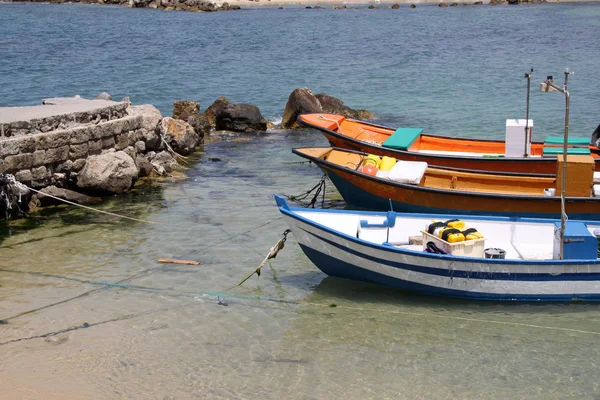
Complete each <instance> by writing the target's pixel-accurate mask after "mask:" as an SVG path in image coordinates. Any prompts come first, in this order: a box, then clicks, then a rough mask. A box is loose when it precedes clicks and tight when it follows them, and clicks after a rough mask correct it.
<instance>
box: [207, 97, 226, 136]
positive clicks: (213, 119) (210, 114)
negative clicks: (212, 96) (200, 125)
mask: <svg viewBox="0 0 600 400" xmlns="http://www.w3.org/2000/svg"><path fill="white" fill-rule="evenodd" d="M229 104H231V103H229V100H227V98H226V97H225V96H221V97H219V98H218V99H216V100H215V102H214V103H212V104H211V105H210V107H208V108H207V109H206V111H204V115H205V116H206V119H207V120H208V123H209V124H210V125H211V127H212V128H213V129H215V128H216V125H217V111H219V110H222V109H224V108H225V107H227V106H228V105H229Z"/></svg>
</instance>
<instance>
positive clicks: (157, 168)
mask: <svg viewBox="0 0 600 400" xmlns="http://www.w3.org/2000/svg"><path fill="white" fill-rule="evenodd" d="M42 104H43V105H40V106H30V107H4V108H0V211H2V210H4V211H5V214H6V215H9V214H12V215H15V214H23V213H25V212H26V211H27V209H25V208H24V207H22V205H23V204H22V203H21V197H22V196H23V192H22V190H25V189H26V190H27V192H28V194H27V197H29V194H30V193H29V192H30V190H29V189H33V191H38V190H40V191H41V192H42V193H45V194H47V196H44V195H41V194H40V195H39V196H38V195H34V196H32V201H31V204H30V207H37V206H40V205H44V204H51V203H49V201H50V200H49V199H50V197H49V196H56V197H60V198H63V199H66V200H69V201H74V202H77V203H83V202H88V201H91V200H92V199H91V198H89V197H88V196H86V195H83V194H81V193H77V192H83V193H85V194H87V195H102V194H112V193H121V192H124V191H127V190H129V189H130V188H131V187H133V185H134V184H135V182H136V180H137V179H138V178H139V177H143V176H149V175H159V176H160V175H164V174H168V173H170V172H171V171H172V170H173V168H175V167H176V166H177V158H182V159H185V156H187V155H190V154H192V153H193V152H194V151H196V148H197V147H198V146H200V145H202V144H204V143H205V142H206V141H207V140H208V139H209V137H210V133H211V131H212V130H217V131H218V130H225V131H233V132H240V133H252V132H264V131H266V130H267V129H270V128H273V127H274V126H273V124H272V123H271V122H269V121H267V120H266V119H265V118H264V117H263V116H262V114H261V113H260V110H259V109H258V107H256V106H254V105H251V104H234V103H230V102H229V101H228V100H227V99H226V98H225V97H219V98H218V99H217V100H216V101H215V102H214V103H213V104H212V105H211V106H209V107H208V108H207V109H206V111H205V112H204V113H201V112H200V104H199V103H197V102H195V101H190V100H179V101H176V102H175V103H174V105H173V116H172V117H164V118H163V117H162V115H161V113H160V111H158V110H157V109H156V108H155V107H154V106H152V105H138V106H134V105H131V104H130V103H129V100H128V99H124V100H123V101H120V102H115V101H112V98H111V96H110V95H109V94H107V93H102V94H101V95H100V96H99V97H98V98H96V99H94V100H87V99H82V98H80V97H79V96H76V97H73V98H55V99H46V100H43V101H42ZM301 113H331V114H341V115H344V116H346V117H348V118H356V119H371V118H374V115H373V113H371V112H369V111H367V110H355V109H352V108H350V107H348V106H346V105H344V103H343V101H341V100H340V99H337V98H335V97H332V96H329V95H327V94H316V95H315V94H313V93H312V92H311V91H310V89H308V88H298V89H296V90H294V91H293V92H292V94H290V96H289V99H288V102H287V104H286V107H285V110H284V113H283V120H282V123H281V128H284V129H297V128H301V127H302V126H300V125H299V124H298V122H297V118H298V115H299V114H301ZM13 176H14V179H15V180H16V181H18V182H20V183H21V184H24V185H26V187H21V188H20V189H19V188H17V186H18V185H16V184H11V182H12V179H13V178H12V177H13ZM17 189H18V190H17ZM75 191H77V192H75ZM25 204H27V202H25ZM12 206H14V207H12ZM10 210H12V211H10ZM15 210H18V211H15ZM9 211H10V212H9Z"/></svg>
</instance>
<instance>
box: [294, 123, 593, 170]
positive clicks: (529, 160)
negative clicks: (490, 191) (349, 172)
mask: <svg viewBox="0 0 600 400" xmlns="http://www.w3.org/2000/svg"><path fill="white" fill-rule="evenodd" d="M302 115H310V114H300V115H298V121H299V122H300V123H301V124H303V125H305V126H308V127H310V128H314V129H317V130H319V131H321V132H323V133H326V134H330V135H333V136H335V137H337V138H339V139H341V140H344V141H348V142H351V143H353V144H356V145H358V146H364V147H366V148H370V149H374V151H373V153H377V149H384V150H386V151H390V152H392V153H399V154H405V155H412V156H418V157H423V158H428V159H433V160H435V159H446V160H470V159H474V160H477V161H485V162H497V161H500V162H525V163H533V162H542V163H554V164H555V163H556V157H555V156H550V157H545V156H542V157H539V156H538V157H505V156H502V157H501V156H498V157H493V156H491V157H483V156H468V157H466V156H461V155H451V154H432V153H420V152H417V151H410V150H400V149H392V148H389V147H383V146H375V145H372V144H370V143H367V142H364V141H361V140H358V139H355V138H353V137H350V136H347V135H344V134H342V133H338V132H335V131H332V130H331V129H327V128H325V127H322V126H318V125H314V124H312V123H310V122H307V121H304V120H303V119H301V117H302ZM346 120H347V121H350V122H356V123H360V124H365V125H368V126H373V127H375V128H383V129H390V130H393V129H392V128H390V127H387V126H383V125H377V124H373V123H370V122H365V121H360V120H356V119H351V118H346ZM425 136H429V137H432V138H440V139H448V137H445V136H442V135H433V134H430V133H427V134H425ZM451 139H452V140H457V141H473V139H469V138H465V137H453V138H451ZM475 140H476V141H478V142H487V143H500V142H501V141H500V140H495V139H475ZM543 143H544V142H531V144H538V145H543ZM590 151H592V147H591V146H590ZM594 162H597V163H600V158H594Z"/></svg>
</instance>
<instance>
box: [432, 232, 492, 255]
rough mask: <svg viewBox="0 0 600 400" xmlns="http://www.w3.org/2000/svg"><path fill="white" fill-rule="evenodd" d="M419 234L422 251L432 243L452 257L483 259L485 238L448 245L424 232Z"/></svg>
mask: <svg viewBox="0 0 600 400" xmlns="http://www.w3.org/2000/svg"><path fill="white" fill-rule="evenodd" d="M421 233H422V234H423V250H425V249H426V248H427V243H428V242H433V243H435V245H436V246H437V247H439V248H440V249H442V250H444V251H445V252H446V253H448V254H452V255H453V256H464V257H479V258H482V257H483V251H484V250H485V238H483V239H475V240H465V241H464V242H458V243H449V242H446V241H445V240H442V239H440V238H439V237H436V236H434V235H432V234H430V233H427V232H425V231H421Z"/></svg>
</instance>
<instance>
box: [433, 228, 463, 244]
mask: <svg viewBox="0 0 600 400" xmlns="http://www.w3.org/2000/svg"><path fill="white" fill-rule="evenodd" d="M438 237H439V238H440V239H442V240H445V241H446V242H448V243H458V242H464V241H465V235H463V234H462V232H461V231H460V230H458V229H456V228H445V229H441V230H440V231H439V233H438Z"/></svg>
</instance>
